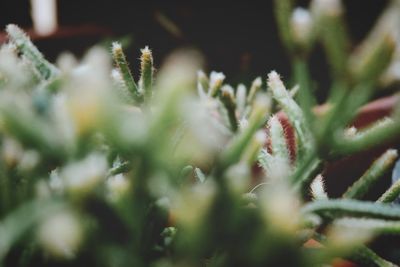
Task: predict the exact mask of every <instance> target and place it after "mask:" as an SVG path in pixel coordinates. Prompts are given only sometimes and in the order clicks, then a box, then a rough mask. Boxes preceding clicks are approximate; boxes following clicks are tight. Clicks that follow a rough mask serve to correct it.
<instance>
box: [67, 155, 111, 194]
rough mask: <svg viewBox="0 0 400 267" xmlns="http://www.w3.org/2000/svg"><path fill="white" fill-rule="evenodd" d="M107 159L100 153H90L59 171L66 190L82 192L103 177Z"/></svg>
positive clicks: (89, 189) (89, 188)
mask: <svg viewBox="0 0 400 267" xmlns="http://www.w3.org/2000/svg"><path fill="white" fill-rule="evenodd" d="M106 173H107V160H106V158H105V156H103V155H100V154H91V155H89V156H88V157H86V158H85V159H83V160H82V161H79V162H75V163H72V164H70V165H68V166H67V167H65V168H64V169H63V170H62V171H61V177H62V178H63V180H64V183H65V186H66V188H67V190H69V191H71V192H72V193H77V194H84V193H86V192H89V191H91V190H92V189H93V188H94V187H95V186H96V185H97V184H99V183H100V182H101V181H103V180H104V179H105V176H106Z"/></svg>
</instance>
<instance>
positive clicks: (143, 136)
mask: <svg viewBox="0 0 400 267" xmlns="http://www.w3.org/2000/svg"><path fill="white" fill-rule="evenodd" d="M275 6H276V10H275V11H276V12H275V13H276V17H277V22H278V27H279V30H280V35H281V38H282V41H283V44H284V46H285V47H286V48H287V50H288V54H289V57H290V59H291V61H292V64H293V76H294V81H295V87H294V88H293V89H291V90H288V89H287V86H286V85H285V84H284V82H283V81H282V79H281V77H280V75H279V74H278V73H277V72H276V71H271V72H270V73H269V74H268V76H267V77H266V82H264V81H263V78H261V77H258V78H256V79H255V80H254V81H253V83H252V84H251V85H250V86H248V87H246V86H245V85H243V84H240V85H238V86H237V87H236V88H235V87H233V86H231V85H229V84H227V83H225V75H224V74H223V73H220V72H211V73H210V74H209V75H207V74H206V73H204V72H203V71H198V70H199V69H200V68H201V61H202V59H201V56H200V55H199V54H198V53H197V52H195V51H190V50H187V51H179V52H177V53H174V54H172V55H171V56H170V57H169V58H168V59H167V61H166V63H165V64H164V66H163V67H161V68H160V69H159V71H158V72H157V74H155V72H154V63H153V57H152V53H151V50H150V49H149V48H148V47H146V48H144V49H143V50H142V51H141V53H142V56H141V58H140V60H141V65H140V69H141V72H140V78H139V79H138V80H137V79H136V77H135V75H134V74H132V72H131V68H129V64H128V62H127V60H126V57H125V55H124V52H123V48H122V47H121V45H120V44H119V43H114V44H113V45H112V48H111V50H112V51H111V53H109V52H108V51H104V49H102V48H99V47H95V48H92V49H91V50H90V51H88V52H87V54H86V56H85V57H84V58H83V59H82V60H81V62H78V60H77V59H76V58H75V57H74V56H73V55H71V54H63V55H61V56H60V58H59V59H58V61H57V64H52V63H50V62H48V61H47V60H46V59H45V58H44V56H43V55H42V54H41V53H40V52H39V51H38V49H37V48H36V47H35V46H34V45H33V44H32V42H31V41H30V40H29V38H28V37H27V35H25V33H24V32H23V31H22V30H21V29H19V28H18V27H17V26H15V25H9V26H8V27H7V29H6V30H7V32H8V34H9V42H8V43H6V44H3V45H2V46H1V48H0V122H1V123H0V133H1V137H0V157H1V160H0V265H3V266H32V265H34V266H39V265H40V266H54V265H57V264H62V265H64V266H81V265H92V266H326V264H332V262H334V260H335V259H337V258H343V259H349V260H351V261H352V262H355V263H358V264H360V266H396V265H395V264H394V263H391V262H389V261H387V260H385V259H383V258H382V257H381V256H379V255H378V254H377V253H376V252H374V251H373V249H372V248H370V247H369V242H370V241H371V240H372V239H373V238H375V237H377V236H381V235H399V234H400V207H399V206H397V205H395V204H392V202H393V201H394V200H395V199H396V198H397V196H398V195H399V193H400V190H399V184H398V183H394V184H393V185H392V186H391V187H390V188H389V189H388V190H387V191H386V192H384V193H383V195H382V196H381V197H380V198H379V199H376V201H367V200H365V195H366V193H368V192H369V191H370V190H371V188H373V187H374V185H375V184H376V182H377V181H378V180H379V179H380V178H381V177H383V175H384V174H385V173H387V172H388V171H390V170H391V169H392V166H393V165H394V162H395V161H396V159H397V156H398V154H397V151H396V150H395V149H388V150H387V151H386V152H384V153H383V154H382V155H381V156H380V157H379V158H377V159H376V160H375V161H374V162H373V164H372V165H371V166H370V168H369V169H368V170H366V171H365V173H364V175H362V176H361V177H360V178H359V179H357V180H356V181H355V182H354V183H353V184H352V185H351V186H350V187H349V188H348V189H347V191H345V192H344V193H343V196H342V197H341V198H336V199H333V198H330V197H329V188H328V189H326V188H325V185H324V177H323V175H324V169H325V166H326V165H327V164H329V163H330V162H332V161H333V160H336V159H340V158H344V157H347V156H349V155H352V154H355V153H359V152H362V151H368V149H370V148H373V147H376V146H379V145H382V144H383V143H389V142H390V141H393V140H394V139H395V138H397V137H398V136H399V134H400V112H399V111H400V105H397V106H396V108H395V110H394V111H393V114H392V116H391V117H390V118H383V119H382V120H380V121H377V122H376V123H374V124H372V125H370V126H368V127H367V128H365V129H356V128H354V127H351V123H352V120H353V119H354V118H355V117H356V115H357V111H358V110H359V108H360V107H361V106H362V105H364V104H365V103H367V102H368V101H369V100H370V99H371V98H373V97H374V94H375V92H376V90H375V88H379V87H386V86H388V84H391V83H394V82H396V81H398V80H399V77H397V76H396V75H395V74H396V72H395V71H393V68H394V67H393V66H395V65H396V64H398V57H397V54H398V50H399V47H400V46H399V40H398V39H396V38H398V35H396V32H395V31H396V30H398V29H397V28H398V27H397V26H398V25H400V24H399V21H398V20H399V18H400V2H399V1H392V2H391V3H390V4H389V6H388V7H387V9H386V10H385V11H384V12H383V14H382V16H381V17H380V18H379V19H378V21H377V23H376V26H375V27H374V29H373V30H372V31H371V34H370V35H369V36H368V37H366V39H365V40H364V41H363V43H362V44H360V45H359V46H358V47H357V48H356V49H355V50H354V49H353V50H352V49H351V46H350V41H349V37H348V33H347V31H346V27H345V23H344V17H343V7H342V6H341V2H340V1H339V0H314V1H312V2H311V5H310V10H308V9H303V8H302V9H299V8H297V9H295V8H294V3H293V1H291V0H276V1H275ZM317 42H321V43H322V45H323V47H324V48H325V51H326V55H327V59H328V63H329V65H330V66H331V76H332V89H331V90H330V95H329V97H328V99H327V101H326V105H325V106H324V109H323V110H322V111H320V112H315V110H314V109H313V108H314V106H315V105H317V104H318V101H317V99H316V98H315V96H314V92H313V91H314V87H315V86H314V84H313V82H312V78H311V76H310V73H309V71H308V63H307V59H308V56H309V54H310V53H311V51H312V49H313V47H314V45H315V44H316V43H317ZM110 54H111V57H110ZM112 61H113V63H112ZM196 75H197V76H196ZM196 89H197V91H196ZM339 178H340V177H338V179H339ZM310 243H314V245H310ZM315 244H316V245H315ZM393 260H394V261H395V260H396V259H393ZM397 261H399V259H397Z"/></svg>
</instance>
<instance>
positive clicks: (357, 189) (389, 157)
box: [343, 149, 397, 199]
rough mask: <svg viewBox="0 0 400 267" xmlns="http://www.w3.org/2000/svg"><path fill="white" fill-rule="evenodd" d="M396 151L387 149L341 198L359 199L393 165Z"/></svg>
mask: <svg viewBox="0 0 400 267" xmlns="http://www.w3.org/2000/svg"><path fill="white" fill-rule="evenodd" d="M396 158H397V151H396V150H394V149H389V150H388V151H386V152H385V153H384V154H383V155H381V156H380V157H379V158H378V159H377V160H376V161H374V163H373V164H372V165H371V167H370V168H369V169H368V170H367V171H366V172H365V173H364V174H363V176H361V178H360V179H358V180H357V181H356V182H355V183H354V184H353V185H352V186H351V187H349V188H348V189H347V191H346V192H345V193H344V194H343V198H353V199H361V198H362V197H364V196H365V194H366V193H367V192H368V191H369V190H370V188H371V187H372V186H373V185H374V184H375V183H376V182H377V181H378V180H379V178H381V177H382V176H383V175H384V174H385V173H386V172H387V171H388V170H389V168H391V167H392V165H393V164H394V161H395V160H396Z"/></svg>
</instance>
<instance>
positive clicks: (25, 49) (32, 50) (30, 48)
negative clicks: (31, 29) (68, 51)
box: [6, 24, 59, 80]
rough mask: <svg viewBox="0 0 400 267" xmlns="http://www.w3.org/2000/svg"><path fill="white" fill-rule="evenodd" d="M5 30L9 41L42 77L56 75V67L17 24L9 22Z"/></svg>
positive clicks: (46, 77) (51, 77)
mask: <svg viewBox="0 0 400 267" xmlns="http://www.w3.org/2000/svg"><path fill="white" fill-rule="evenodd" d="M6 31H7V33H8V36H9V37H10V41H11V42H12V43H14V44H15V46H16V47H17V49H18V50H19V51H20V52H21V54H22V55H23V56H24V57H25V58H26V59H28V60H29V61H30V62H31V63H32V64H33V66H34V67H35V69H36V70H37V72H38V73H39V75H40V77H41V78H42V79H44V80H51V79H54V78H55V77H57V76H58V73H59V71H58V69H57V68H56V67H55V66H54V65H53V64H51V63H50V62H48V61H47V60H46V59H45V58H44V57H43V55H42V53H40V52H39V50H38V49H37V48H36V46H34V45H33V44H32V42H31V40H30V39H29V37H28V36H27V35H26V34H25V33H24V32H23V31H22V30H21V29H20V28H19V27H18V26H16V25H13V24H10V25H8V26H7V28H6Z"/></svg>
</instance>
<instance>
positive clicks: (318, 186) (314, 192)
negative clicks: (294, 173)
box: [310, 174, 328, 200]
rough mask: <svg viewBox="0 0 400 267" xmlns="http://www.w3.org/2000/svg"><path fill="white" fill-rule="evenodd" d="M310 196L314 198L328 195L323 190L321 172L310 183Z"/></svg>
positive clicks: (323, 197) (324, 197) (325, 197)
mask: <svg viewBox="0 0 400 267" xmlns="http://www.w3.org/2000/svg"><path fill="white" fill-rule="evenodd" d="M310 188H311V196H312V197H313V199H314V200H320V199H328V195H327V194H326V192H325V184H324V178H323V177H322V175H321V174H319V175H318V176H317V177H315V179H314V181H313V182H312V183H311V185H310Z"/></svg>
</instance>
